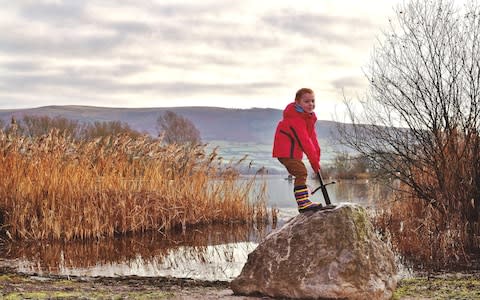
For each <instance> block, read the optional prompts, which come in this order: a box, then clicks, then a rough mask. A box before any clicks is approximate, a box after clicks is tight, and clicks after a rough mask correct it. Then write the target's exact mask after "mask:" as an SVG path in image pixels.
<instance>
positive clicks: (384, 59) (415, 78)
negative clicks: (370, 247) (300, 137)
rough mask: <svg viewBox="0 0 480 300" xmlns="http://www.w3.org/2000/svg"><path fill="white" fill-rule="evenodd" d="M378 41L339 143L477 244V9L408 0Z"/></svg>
mask: <svg viewBox="0 0 480 300" xmlns="http://www.w3.org/2000/svg"><path fill="white" fill-rule="evenodd" d="M380 40H381V41H380V42H379V43H378V46H377V47H375V49H374V52H373V55H372V60H371V64H370V65H369V66H368V68H367V70H366V75H367V78H368V80H369V82H370V88H369V91H368V93H367V95H366V96H365V97H364V98H363V99H360V103H361V111H362V113H359V112H358V111H359V110H358V109H357V108H356V107H355V106H354V105H352V102H350V103H349V104H348V108H349V111H350V120H349V121H350V122H351V123H353V127H350V128H348V127H344V128H343V130H341V133H342V139H343V142H345V143H346V144H348V145H349V146H351V147H353V148H354V149H356V150H357V151H359V152H360V153H361V154H363V155H365V156H367V157H368V158H369V159H370V160H371V161H373V162H374V164H375V165H376V166H378V167H380V169H381V170H382V171H383V175H388V176H390V177H393V178H397V179H399V180H400V181H401V182H403V185H402V187H404V188H403V189H402V191H404V192H408V193H411V194H413V195H414V196H415V197H417V198H419V199H422V200H424V201H425V203H427V204H428V205H431V206H432V207H435V209H436V210H438V212H439V213H440V214H441V215H442V216H443V217H444V218H445V222H446V223H448V222H449V220H451V219H452V218H458V217H459V216H460V218H461V220H464V221H465V223H466V224H467V226H466V227H467V229H466V232H468V233H467V234H469V239H468V242H467V243H468V245H466V248H470V250H471V249H472V248H479V247H480V243H479V242H478V241H477V242H475V241H476V240H477V239H478V235H479V234H480V229H479V226H478V224H479V222H480V219H479V215H480V168H479V167H480V164H479V162H480V152H479V148H480V147H479V140H480V139H479V134H478V132H479V129H480V104H479V100H480V8H479V6H478V4H476V2H470V3H468V4H467V5H465V6H464V7H463V8H460V7H457V6H455V3H454V1H451V0H413V1H411V2H409V3H406V4H403V5H402V6H399V7H398V9H397V10H396V15H395V18H394V19H392V20H391V21H390V28H389V31H387V32H385V33H384V35H383V37H382V38H381V39H380ZM362 124H364V125H362ZM365 124H368V125H365ZM352 128H353V129H352ZM465 223H464V224H465ZM446 228H448V226H446Z"/></svg>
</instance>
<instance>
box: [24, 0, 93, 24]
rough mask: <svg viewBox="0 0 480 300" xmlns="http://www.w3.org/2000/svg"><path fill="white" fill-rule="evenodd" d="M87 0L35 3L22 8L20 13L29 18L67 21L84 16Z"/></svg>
mask: <svg viewBox="0 0 480 300" xmlns="http://www.w3.org/2000/svg"><path fill="white" fill-rule="evenodd" d="M84 12H85V1H81V0H75V1H62V2H60V3H41V2H40V3H38V2H37V3H33V4H29V5H25V6H23V7H22V8H21V9H20V15H21V16H23V17H24V18H26V19H29V20H38V21H48V22H53V21H66V20H78V19H81V18H83V17H84Z"/></svg>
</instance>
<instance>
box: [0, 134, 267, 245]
mask: <svg viewBox="0 0 480 300" xmlns="http://www.w3.org/2000/svg"><path fill="white" fill-rule="evenodd" d="M0 159H1V164H0V176H1V178H2V180H1V181H0V214H2V215H3V219H4V220H3V223H4V224H3V230H4V232H6V233H7V235H9V236H11V237H12V238H16V239H35V240H38V239H62V240H72V239H90V238H100V237H106V236H114V235H117V234H125V233H130V232H146V231H151V230H159V231H168V230H170V229H172V228H178V227H180V228H183V229H185V228H187V227H188V226H191V225H197V224H209V223H236V222H241V223H253V222H255V221H259V220H262V221H265V220H267V218H268V217H267V208H266V201H265V197H264V196H262V195H258V199H256V200H255V201H252V200H251V199H250V198H251V194H252V189H253V188H254V179H250V180H245V181H242V182H239V181H238V179H239V175H238V174H237V173H235V172H225V171H224V169H225V166H224V164H222V163H221V160H220V159H219V158H218V156H217V153H216V151H215V150H214V151H213V152H212V153H210V154H206V152H205V147H204V146H191V145H184V146H178V145H170V146H165V145H162V143H161V141H159V140H155V139H151V138H148V137H139V138H132V137H129V136H127V135H117V136H109V137H105V138H98V139H95V140H90V141H78V140H74V139H72V138H71V137H68V136H64V135H62V134H61V133H59V132H58V131H52V132H50V133H49V134H48V135H44V136H41V137H38V138H27V137H24V136H16V135H14V134H13V135H8V134H5V133H3V132H1V131H0ZM0 225H1V224H0Z"/></svg>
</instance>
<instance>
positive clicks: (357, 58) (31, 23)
mask: <svg viewBox="0 0 480 300" xmlns="http://www.w3.org/2000/svg"><path fill="white" fill-rule="evenodd" d="M399 2H400V1H397V0H388V1H386V0H361V1H359V0H315V1H306V0H305V1H304V0H265V1H254V0H242V1H238V0H222V1H220V0H202V1H197V0H175V1H170V0H157V1H155V0H149V1H141V0H135V1H133V0H125V1H113V0H102V1H100V0H98V1H97V0H76V1H73V0H71V1H62V0H48V1H47V0H43V1H39V0H32V1H26V0H16V1H10V0H0V4H1V7H2V9H1V10H0V32H1V34H0V109H7V108H25V107H37V106H44V105H67V104H75V105H95V106H113V107H162V106H220V107H235V108H249V107H272V108H284V106H285V105H286V104H287V103H288V102H289V101H291V100H292V99H293V95H294V93H295V91H296V90H297V89H298V88H300V87H311V88H313V89H314V90H315V91H316V99H317V109H316V111H317V114H318V115H319V118H320V119H331V116H332V113H333V112H334V110H335V108H336V107H337V109H338V105H341V99H342V89H344V90H345V92H346V93H347V94H349V95H354V94H355V93H362V91H363V90H365V87H366V83H365V78H364V75H363V73H362V67H365V66H366V65H367V63H368V61H369V60H370V52H371V50H372V47H373V46H374V44H375V39H376V38H377V37H378V36H379V35H380V32H381V30H382V28H383V29H384V28H385V26H386V24H387V20H388V17H389V16H392V15H393V8H394V7H395V6H396V5H397V4H398V3H399Z"/></svg>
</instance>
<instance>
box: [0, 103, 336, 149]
mask: <svg viewBox="0 0 480 300" xmlns="http://www.w3.org/2000/svg"><path fill="white" fill-rule="evenodd" d="M167 110H171V111H173V112H175V113H177V114H180V115H182V116H184V117H186V118H188V119H189V120H190V121H192V122H193V123H194V124H195V126H196V127H197V128H198V130H199V131H200V134H201V137H202V140H203V141H211V140H223V141H232V142H258V143H271V142H272V141H273V135H274V132H275V127H276V125H277V123H278V121H279V120H280V119H281V117H282V111H281V110H279V109H271V108H251V109H228V108H219V107H162V108H110V107H93V106H44V107H38V108H28V109H3V110H0V119H3V120H4V121H5V122H7V123H8V122H9V120H10V119H11V117H12V116H15V117H16V118H17V119H21V118H22V116H23V115H41V116H49V117H55V116H61V117H65V118H68V119H73V120H79V121H82V122H94V121H122V122H127V123H128V124H129V125H130V126H131V127H132V128H133V129H136V130H138V131H141V132H148V133H149V134H151V135H157V130H156V128H155V126H156V120H157V118H158V116H159V115H161V114H163V113H164V112H165V111H167ZM335 126H336V123H335V122H331V121H318V122H317V134H318V136H319V138H321V139H329V138H331V137H332V133H334V132H335Z"/></svg>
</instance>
